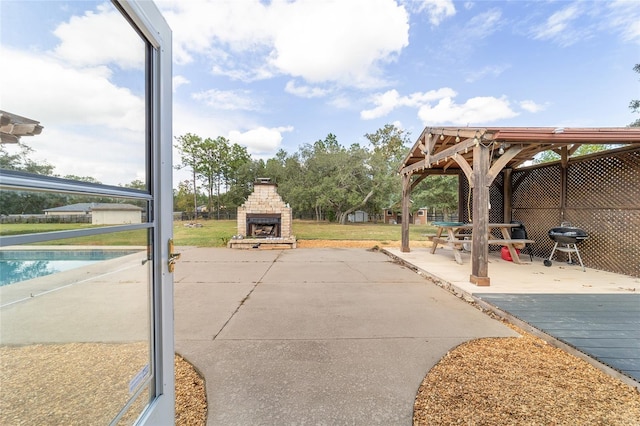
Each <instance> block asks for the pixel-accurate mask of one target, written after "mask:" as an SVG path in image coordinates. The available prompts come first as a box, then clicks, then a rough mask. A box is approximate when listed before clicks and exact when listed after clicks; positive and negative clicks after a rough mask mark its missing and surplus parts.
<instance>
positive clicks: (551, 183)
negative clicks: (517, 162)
mask: <svg viewBox="0 0 640 426" xmlns="http://www.w3.org/2000/svg"><path fill="white" fill-rule="evenodd" d="M512 182H513V185H512V191H513V194H512V196H513V209H516V208H526V207H533V208H541V207H548V208H558V206H559V205H560V166H558V165H554V166H548V167H541V168H537V169H528V170H524V171H518V170H514V171H513V173H512Z"/></svg>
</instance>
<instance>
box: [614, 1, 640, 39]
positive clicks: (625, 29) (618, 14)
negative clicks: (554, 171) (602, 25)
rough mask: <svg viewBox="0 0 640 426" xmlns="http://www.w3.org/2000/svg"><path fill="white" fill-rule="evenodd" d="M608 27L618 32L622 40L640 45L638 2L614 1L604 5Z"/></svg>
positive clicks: (639, 9)
mask: <svg viewBox="0 0 640 426" xmlns="http://www.w3.org/2000/svg"><path fill="white" fill-rule="evenodd" d="M606 6H607V8H608V19H607V22H608V25H609V26H610V27H611V28H612V29H613V30H614V31H616V32H620V33H621V35H622V39H623V40H625V41H631V42H635V43H640V2H637V1H628V0H616V1H610V2H607V3H606Z"/></svg>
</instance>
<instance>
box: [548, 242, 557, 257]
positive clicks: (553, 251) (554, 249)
mask: <svg viewBox="0 0 640 426" xmlns="http://www.w3.org/2000/svg"><path fill="white" fill-rule="evenodd" d="M557 248H558V243H555V245H554V246H553V250H551V254H550V255H549V260H551V259H552V258H553V254H554V253H555V252H556V249H557Z"/></svg>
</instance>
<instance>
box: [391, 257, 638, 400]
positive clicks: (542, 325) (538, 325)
mask: <svg viewBox="0 0 640 426" xmlns="http://www.w3.org/2000/svg"><path fill="white" fill-rule="evenodd" d="M385 251H386V252H387V253H388V254H390V255H391V256H393V257H395V258H397V259H400V260H402V261H403V262H405V263H407V264H408V265H410V266H411V267H413V268H414V269H416V270H417V271H418V272H419V273H421V274H423V275H426V276H429V277H431V278H432V279H434V280H435V281H436V282H437V283H438V284H439V285H441V286H442V287H445V288H447V289H449V290H450V291H452V292H453V293H456V294H458V295H459V296H460V297H463V298H465V299H467V300H470V301H474V302H477V303H479V304H480V305H481V306H483V307H485V308H488V309H492V310H494V311H496V312H497V313H498V314H500V315H503V316H505V317H506V318H507V319H508V320H510V321H512V322H514V323H516V324H518V323H522V324H526V325H528V326H529V329H530V330H532V331H534V332H536V331H537V332H536V333H535V334H538V335H539V336H540V337H543V338H545V339H547V340H549V341H551V342H552V343H553V344H556V345H557V346H560V347H562V348H564V349H566V350H568V351H569V352H571V353H573V354H574V355H576V356H579V357H581V358H583V359H586V360H587V361H589V362H591V363H592V364H593V365H595V366H597V367H599V368H601V369H603V370H604V371H605V372H607V373H609V374H611V375H613V376H615V377H618V378H620V379H621V380H622V381H624V382H625V383H628V384H630V385H632V386H636V387H638V388H640V278H635V277H630V276H626V275H620V274H614V273H610V272H605V271H599V270H596V269H590V268H586V272H583V271H582V268H581V267H580V266H579V265H567V264H563V263H559V262H554V263H553V265H552V266H551V267H545V266H544V265H543V263H542V262H543V260H544V259H541V258H534V261H533V263H530V264H521V265H516V264H513V263H512V262H507V261H505V260H502V259H501V258H500V257H499V256H498V253H492V255H490V256H489V276H490V277H491V286H489V287H478V286H475V285H474V284H471V283H470V282H469V274H470V266H469V264H470V263H469V262H468V259H466V260H467V261H466V262H464V263H463V264H462V265H459V264H457V263H456V262H455V261H454V259H453V257H452V256H451V252H450V250H447V249H438V251H437V252H436V253H435V254H431V253H430V251H431V249H429V248H417V249H412V251H411V252H409V253H402V252H401V251H400V250H399V249H395V248H392V249H385ZM462 255H463V256H469V254H468V253H462Z"/></svg>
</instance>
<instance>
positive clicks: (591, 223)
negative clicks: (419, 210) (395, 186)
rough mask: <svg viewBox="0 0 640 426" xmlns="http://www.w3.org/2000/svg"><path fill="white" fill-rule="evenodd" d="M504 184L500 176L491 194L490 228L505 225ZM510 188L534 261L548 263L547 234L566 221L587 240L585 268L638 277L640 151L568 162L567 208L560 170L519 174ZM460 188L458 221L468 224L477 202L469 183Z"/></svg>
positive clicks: (550, 167) (514, 211)
mask: <svg viewBox="0 0 640 426" xmlns="http://www.w3.org/2000/svg"><path fill="white" fill-rule="evenodd" d="M502 179H503V175H499V176H498V177H497V178H496V181H495V182H494V185H493V186H492V187H491V189H490V200H491V209H490V210H489V221H490V222H502V221H503V220H504V216H503V202H502V194H503V192H502V191H503V187H502V185H503V181H502ZM512 182H514V184H513V187H512V188H513V193H512V196H513V199H512V218H513V220H517V221H520V222H522V223H524V224H525V227H526V229H527V234H528V236H529V238H530V239H532V240H534V241H535V244H533V245H532V246H531V248H532V252H533V254H534V256H536V257H540V258H543V259H546V258H548V257H549V255H550V254H551V250H552V249H553V245H554V242H553V241H552V240H551V238H549V230H550V229H551V228H555V227H557V226H560V224H561V222H562V221H563V220H564V221H569V222H571V223H572V224H573V225H574V226H577V227H579V228H582V229H584V230H585V231H586V232H587V234H588V235H589V238H588V239H587V240H586V241H584V242H582V243H579V244H578V250H580V255H581V256H582V260H583V261H584V264H585V266H587V267H590V268H595V269H600V270H604V271H611V272H615V273H619V274H625V275H630V276H635V277H640V150H637V149H636V150H633V151H627V152H618V153H614V154H612V153H609V154H608V156H607V157H600V158H592V159H588V160H582V161H580V160H577V161H576V160H570V161H569V164H568V169H567V199H566V206H564V208H563V206H562V205H561V203H560V200H561V186H560V185H561V168H560V165H559V164H557V163H556V164H550V165H540V166H536V167H530V168H526V169H524V170H517V169H516V170H514V171H513V172H512ZM461 185H462V190H461V196H462V197H463V200H462V203H461V204H462V211H461V214H460V216H459V217H460V220H461V221H464V222H468V221H469V215H468V210H467V208H468V207H467V206H469V207H470V208H471V209H473V206H472V204H473V200H472V199H468V198H467V197H468V195H469V184H468V182H467V181H466V179H462V180H461ZM563 212H564V218H563ZM492 249H495V247H492ZM498 249H499V247H498ZM565 260H566V254H565V253H562V252H557V251H556V254H555V256H554V261H556V262H562V261H565ZM538 261H539V260H538Z"/></svg>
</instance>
